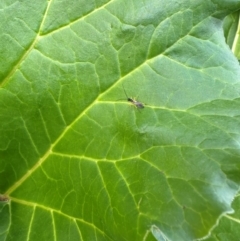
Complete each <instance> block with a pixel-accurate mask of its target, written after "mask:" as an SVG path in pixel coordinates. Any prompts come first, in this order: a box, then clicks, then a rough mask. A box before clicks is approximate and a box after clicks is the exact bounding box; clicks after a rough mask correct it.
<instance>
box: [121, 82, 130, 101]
mask: <svg viewBox="0 0 240 241" xmlns="http://www.w3.org/2000/svg"><path fill="white" fill-rule="evenodd" d="M122 87H123V90H124V93H125V95H126V97H127V99H128V98H129V97H128V96H127V93H126V90H125V88H124V85H123V84H122Z"/></svg>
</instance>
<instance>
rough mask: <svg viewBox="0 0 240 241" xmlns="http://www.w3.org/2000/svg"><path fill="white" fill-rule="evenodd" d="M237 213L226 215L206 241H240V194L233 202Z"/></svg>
mask: <svg viewBox="0 0 240 241" xmlns="http://www.w3.org/2000/svg"><path fill="white" fill-rule="evenodd" d="M233 208H234V210H235V213H234V214H232V215H224V216H223V217H222V218H221V219H220V221H219V223H218V225H217V227H216V228H215V229H214V230H213V232H212V234H211V237H209V238H207V239H206V241H228V240H231V241H238V240H239V236H240V228H239V227H240V222H239V217H240V196H239V194H238V196H237V197H236V198H235V200H234V202H233Z"/></svg>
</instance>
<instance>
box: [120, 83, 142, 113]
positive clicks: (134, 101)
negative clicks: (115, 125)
mask: <svg viewBox="0 0 240 241" xmlns="http://www.w3.org/2000/svg"><path fill="white" fill-rule="evenodd" d="M122 87H123V90H124V93H125V95H126V97H127V101H128V102H130V103H131V104H133V105H134V106H135V107H136V108H137V109H143V108H144V105H143V103H141V102H140V101H137V100H135V99H133V98H130V97H128V95H127V93H126V90H125V88H124V86H123V84H122Z"/></svg>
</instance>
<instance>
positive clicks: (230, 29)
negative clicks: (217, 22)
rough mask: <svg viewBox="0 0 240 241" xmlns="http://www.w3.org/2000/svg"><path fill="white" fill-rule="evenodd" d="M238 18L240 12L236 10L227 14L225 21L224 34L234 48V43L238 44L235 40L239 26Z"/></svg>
mask: <svg viewBox="0 0 240 241" xmlns="http://www.w3.org/2000/svg"><path fill="white" fill-rule="evenodd" d="M238 20H239V12H235V13H232V14H229V15H228V16H226V17H225V19H224V21H223V29H224V36H225V38H226V42H227V44H228V45H229V46H230V48H232V47H233V48H234V46H233V44H236V42H235V43H234V40H235V37H236V32H237V28H238Z"/></svg>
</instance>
